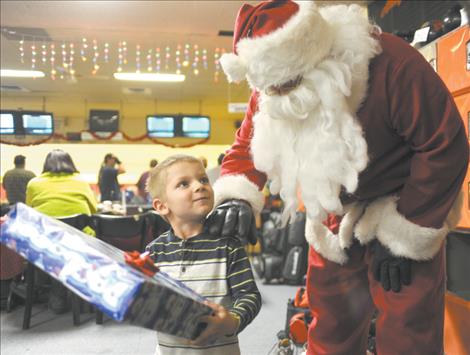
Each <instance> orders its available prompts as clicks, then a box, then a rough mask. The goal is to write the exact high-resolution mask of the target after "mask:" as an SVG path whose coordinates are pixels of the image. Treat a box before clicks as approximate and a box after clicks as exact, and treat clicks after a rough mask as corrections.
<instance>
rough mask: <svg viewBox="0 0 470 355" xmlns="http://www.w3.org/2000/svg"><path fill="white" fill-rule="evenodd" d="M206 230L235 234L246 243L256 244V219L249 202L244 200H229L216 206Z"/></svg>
mask: <svg viewBox="0 0 470 355" xmlns="http://www.w3.org/2000/svg"><path fill="white" fill-rule="evenodd" d="M205 226H206V230H207V231H208V232H209V234H211V235H215V236H222V237H231V236H235V237H237V238H238V239H240V241H241V242H242V244H243V245H246V244H247V243H248V242H249V243H251V244H253V245H254V244H256V241H257V236H256V234H257V233H256V221H255V216H254V214H253V210H252V209H251V206H250V204H249V203H248V202H245V201H243V200H235V199H234V200H227V201H224V202H223V203H222V204H220V205H219V206H217V207H216V209H215V210H214V211H212V212H211V214H210V215H209V216H208V217H207V219H206V222H205Z"/></svg>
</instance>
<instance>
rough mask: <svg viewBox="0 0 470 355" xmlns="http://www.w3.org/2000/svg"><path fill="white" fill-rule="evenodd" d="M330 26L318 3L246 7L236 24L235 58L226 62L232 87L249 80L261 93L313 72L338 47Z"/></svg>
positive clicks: (224, 59)
mask: <svg viewBox="0 0 470 355" xmlns="http://www.w3.org/2000/svg"><path fill="white" fill-rule="evenodd" d="M332 42H333V34H332V29H331V28H330V25H329V24H328V23H327V22H326V21H325V20H324V19H323V17H322V16H321V15H320V13H319V12H318V8H317V6H316V5H315V3H313V1H298V2H293V1H291V0H282V1H280V0H275V1H268V2H262V3H260V4H259V5H256V6H251V5H248V4H245V5H243V6H242V8H241V9H240V11H239V12H238V15H237V19H236V22H235V30H234V38H233V52H234V53H228V54H224V55H223V56H222V57H221V58H220V63H221V65H222V68H223V70H224V72H225V74H226V75H227V78H228V80H229V81H230V82H233V81H235V82H237V81H241V80H243V79H245V77H246V78H247V79H248V81H249V82H250V84H251V85H252V86H254V87H256V88H258V89H260V90H264V89H265V88H267V87H268V86H271V85H281V84H283V83H285V82H287V81H290V80H293V79H295V78H296V77H298V76H299V75H302V74H303V73H304V72H306V71H309V70H310V69H312V68H313V67H315V65H316V64H317V63H318V62H320V61H321V60H322V59H323V58H325V57H326V56H327V55H328V53H329V51H330V49H331V46H332Z"/></svg>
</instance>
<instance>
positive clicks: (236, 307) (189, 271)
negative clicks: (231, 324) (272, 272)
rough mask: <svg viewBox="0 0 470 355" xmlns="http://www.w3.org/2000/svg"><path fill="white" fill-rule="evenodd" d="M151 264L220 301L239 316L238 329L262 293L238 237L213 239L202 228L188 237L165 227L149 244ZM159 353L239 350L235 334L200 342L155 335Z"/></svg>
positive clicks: (258, 305) (255, 310) (253, 313)
mask: <svg viewBox="0 0 470 355" xmlns="http://www.w3.org/2000/svg"><path fill="white" fill-rule="evenodd" d="M147 251H149V252H150V256H151V257H152V259H153V260H154V261H155V264H156V265H157V266H158V267H159V268H160V269H161V270H162V271H164V272H166V273H167V274H169V275H170V276H171V277H173V278H174V279H177V280H179V281H181V282H183V283H185V284H186V285H187V286H189V287H190V288H192V289H193V290H194V291H196V292H197V293H199V294H200V295H202V296H204V297H206V298H207V299H208V300H209V301H212V302H215V303H218V304H221V305H223V306H224V307H225V308H226V309H227V310H228V311H229V312H231V313H233V314H235V315H236V316H238V318H239V319H240V326H239V328H238V331H237V333H239V332H241V331H242V330H243V329H244V328H245V327H246V326H247V325H248V324H249V323H250V322H251V321H252V320H253V318H254V317H255V316H256V315H257V314H258V312H259V310H260V308H261V295H260V293H259V291H258V288H257V287H256V283H255V281H254V277H253V273H252V271H251V265H250V261H249V260H248V256H247V254H246V251H245V248H244V247H243V246H242V245H241V244H240V241H239V240H238V239H237V238H230V237H221V238H216V237H213V236H211V235H209V234H207V233H205V232H202V233H201V234H198V235H196V236H194V237H192V238H190V239H187V240H183V239H180V238H178V237H176V236H175V235H174V233H173V231H172V230H170V231H168V232H165V233H164V234H162V235H161V236H160V237H158V238H157V239H155V240H154V241H153V242H152V243H150V244H149V245H148V246H147ZM158 343H159V346H158V347H157V354H173V355H175V354H185V355H186V354H199V355H202V354H204V355H212V354H214V355H215V354H221V353H223V354H224V355H231V354H239V353H240V350H239V347H238V339H237V336H236V335H235V336H231V337H227V336H225V337H223V338H221V339H217V340H216V341H215V342H214V343H212V344H209V345H207V346H203V347H196V346H192V345H190V344H189V340H187V339H182V338H177V337H174V336H171V335H168V334H163V333H159V334H158Z"/></svg>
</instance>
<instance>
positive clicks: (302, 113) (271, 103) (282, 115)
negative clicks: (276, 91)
mask: <svg viewBox="0 0 470 355" xmlns="http://www.w3.org/2000/svg"><path fill="white" fill-rule="evenodd" d="M260 99H261V103H260V109H261V110H263V111H264V112H266V113H267V114H268V115H269V116H270V117H271V118H273V119H275V120H281V119H298V120H304V119H306V118H308V116H309V114H310V113H311V112H312V111H314V110H315V108H316V107H318V105H319V103H320V98H319V97H318V95H317V93H316V91H315V89H314V88H313V87H312V85H311V84H310V83H309V81H308V80H303V81H302V83H301V84H300V85H299V86H298V87H297V88H295V89H294V90H292V91H291V92H289V93H288V94H285V95H273V96H269V95H267V94H266V93H264V92H262V93H261V97H260Z"/></svg>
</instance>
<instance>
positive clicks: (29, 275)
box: [7, 214, 90, 330]
mask: <svg viewBox="0 0 470 355" xmlns="http://www.w3.org/2000/svg"><path fill="white" fill-rule="evenodd" d="M56 219H58V220H59V221H61V222H64V223H65V224H68V225H69V226H71V227H73V228H76V229H79V230H82V229H83V228H85V227H86V226H87V225H89V224H90V216H88V215H86V214H77V215H73V216H66V217H56ZM35 269H36V267H35V266H34V265H33V264H32V263H30V262H28V264H27V266H26V270H25V271H24V277H23V282H15V283H12V285H11V286H10V292H9V295H8V301H7V312H10V311H11V308H12V307H11V305H12V300H13V297H14V295H16V296H17V297H20V298H22V299H24V303H25V310H24V315H23V329H25V330H26V329H29V327H30V325H31V312H32V308H33V303H34V299H35V293H38V292H39V291H40V286H39V285H35V281H36V280H35ZM81 302H84V301H83V300H82V299H81V298H80V297H79V296H77V295H76V294H75V293H72V313H73V324H74V325H79V324H80V305H81Z"/></svg>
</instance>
